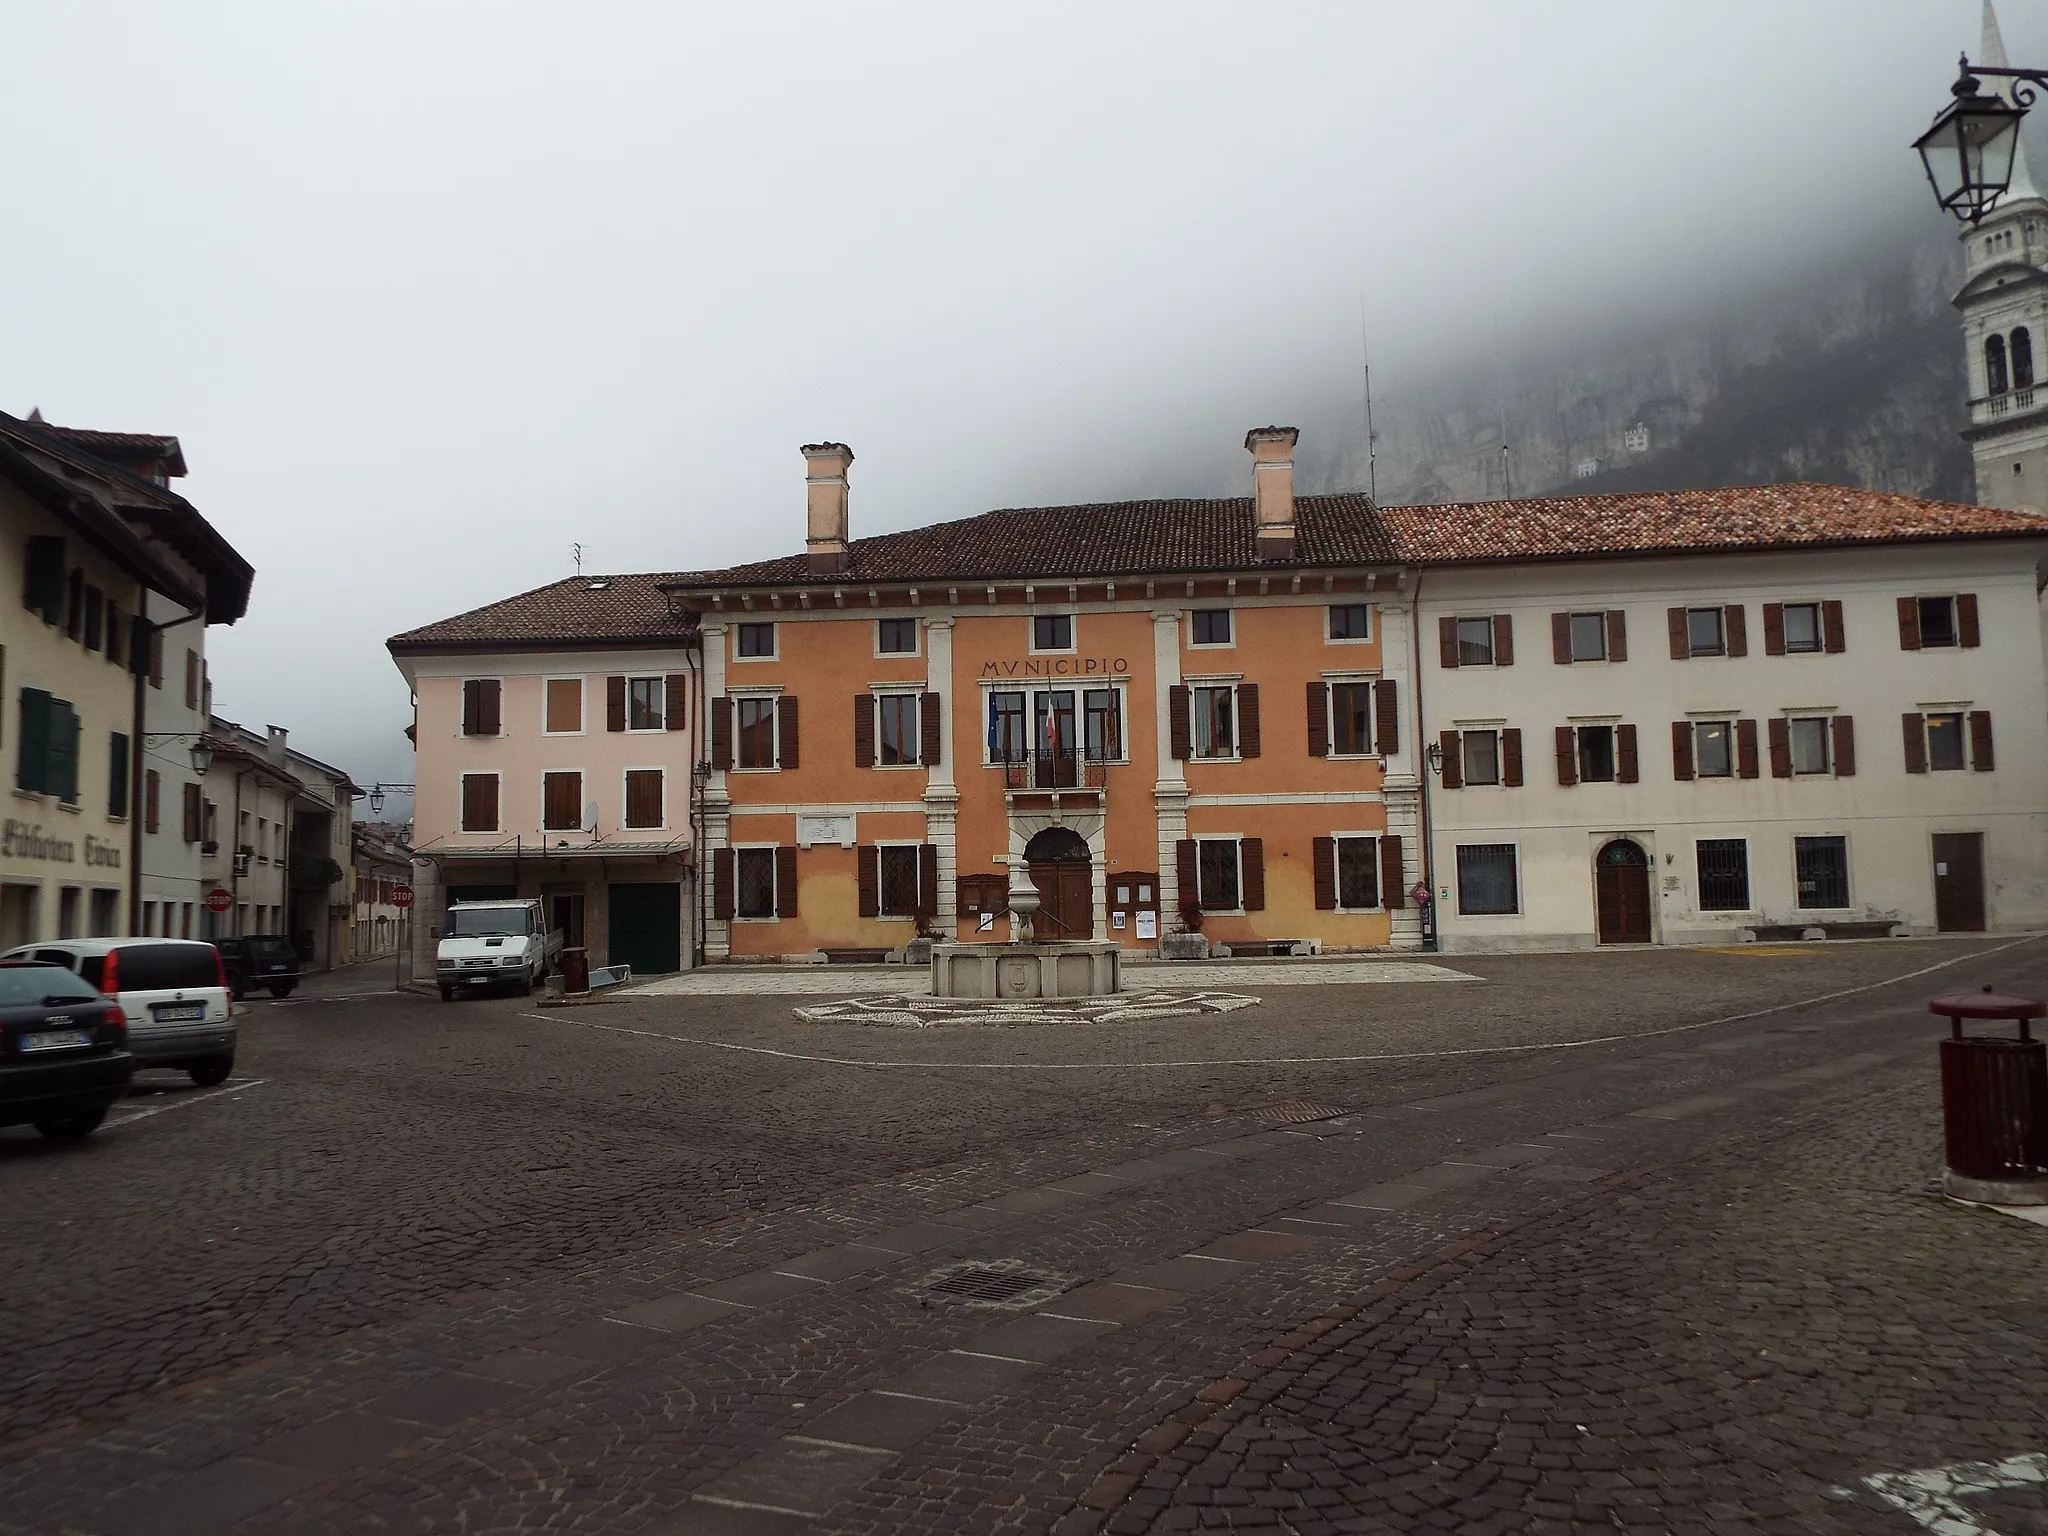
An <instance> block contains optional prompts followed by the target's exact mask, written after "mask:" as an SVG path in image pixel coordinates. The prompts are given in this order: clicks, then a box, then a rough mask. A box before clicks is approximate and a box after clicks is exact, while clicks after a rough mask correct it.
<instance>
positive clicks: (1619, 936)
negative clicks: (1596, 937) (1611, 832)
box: [1593, 837, 1650, 944]
mask: <svg viewBox="0 0 2048 1536" xmlns="http://www.w3.org/2000/svg"><path fill="white" fill-rule="evenodd" d="M1593 896H1594V906H1595V909H1596V911H1597V913H1598V921H1599V925H1600V928H1599V933H1600V942H1601V943H1602V944H1647V943H1649V942H1650V856H1649V855H1648V854H1647V853H1645V852H1643V850H1642V846H1641V845H1640V844H1638V843H1633V842H1630V841H1629V840H1628V839H1627V838H1625V837H1617V838H1616V839H1615V840H1614V841H1613V842H1611V843H1609V844H1607V845H1606V846H1605V847H1604V848H1602V849H1601V850H1600V852H1599V853H1598V854H1597V855H1596V856H1595V857H1594V860H1593Z"/></svg>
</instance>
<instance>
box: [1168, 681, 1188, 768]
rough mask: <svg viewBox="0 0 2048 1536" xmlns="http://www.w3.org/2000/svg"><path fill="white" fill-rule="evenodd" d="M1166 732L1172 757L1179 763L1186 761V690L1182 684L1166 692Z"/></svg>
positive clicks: (1177, 684) (1175, 685)
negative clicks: (1171, 749)
mask: <svg viewBox="0 0 2048 1536" xmlns="http://www.w3.org/2000/svg"><path fill="white" fill-rule="evenodd" d="M1166 730H1167V735H1168V737H1169V738H1170V742H1171V745H1172V747H1173V755H1174V756H1175V757H1176V758H1177V759H1179V760H1180V761H1181V762H1186V761H1187V759H1188V753H1189V750H1190V749H1189V746H1188V738H1189V736H1190V735H1191V732H1190V731H1189V730H1188V690H1187V686H1186V685H1185V684H1183V683H1175V684H1174V685H1173V686H1172V687H1171V688H1169V689H1167V690H1166Z"/></svg>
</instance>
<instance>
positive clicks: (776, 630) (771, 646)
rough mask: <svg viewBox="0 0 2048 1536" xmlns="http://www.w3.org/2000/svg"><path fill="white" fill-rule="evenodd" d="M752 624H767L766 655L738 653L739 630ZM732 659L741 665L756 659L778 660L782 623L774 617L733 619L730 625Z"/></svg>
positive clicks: (779, 657)
mask: <svg viewBox="0 0 2048 1536" xmlns="http://www.w3.org/2000/svg"><path fill="white" fill-rule="evenodd" d="M753 624H765V625H767V626H768V654H767V655H766V656H742V655H741V654H740V631H741V630H743V629H745V628H747V627H748V626H749V625H753ZM732 659H733V660H734V661H735V662H738V663H740V664H742V665H745V664H749V663H752V662H757V661H780V660H781V659H782V625H781V622H780V621H779V620H776V619H735V620H734V621H733V626H732Z"/></svg>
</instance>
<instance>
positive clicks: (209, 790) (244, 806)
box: [199, 716, 305, 939]
mask: <svg viewBox="0 0 2048 1536" xmlns="http://www.w3.org/2000/svg"><path fill="white" fill-rule="evenodd" d="M208 743H209V745H211V746H212V748H213V762H212V765H211V766H210V767H209V768H208V769H207V772H206V783H205V786H204V789H203V791H202V793H203V801H202V805H201V821H202V828H201V830H202V834H203V835H202V839H201V842H200V869H201V874H202V876H203V879H204V884H205V888H206V889H207V890H209V891H212V890H223V891H226V892H227V893H228V896H229V905H228V909H227V911H225V912H222V913H219V914H217V915H216V914H215V913H212V912H207V911H203V910H202V912H201V927H200V932H199V937H200V938H203V939H214V938H229V937H241V936H242V935H245V934H253V933H265V934H282V933H284V932H285V931H286V928H285V912H286V906H287V895H288V891H289V887H288V886H287V884H286V878H287V874H288V868H287V858H286V853H287V849H288V846H289V839H290V836H291V810H292V805H293V803H294V802H295V801H296V800H297V799H298V797H299V795H300V794H301V793H302V792H303V791H304V790H305V785H304V784H303V783H302V782H301V781H300V780H299V779H298V778H297V777H296V776H295V775H294V774H293V773H292V772H291V770H290V769H289V768H288V767H287V766H286V764H285V733H284V732H283V731H281V730H278V729H276V728H274V727H273V728H272V729H271V730H270V731H268V732H267V733H266V734H264V735H260V736H259V735H257V734H256V733H255V732H254V731H250V730H247V729H245V728H243V727H242V726H239V725H236V724H235V723H234V722H233V721H231V720H222V719H220V718H219V717H218V716H216V717H214V718H213V720H212V722H211V732H210V734H209V736H208Z"/></svg>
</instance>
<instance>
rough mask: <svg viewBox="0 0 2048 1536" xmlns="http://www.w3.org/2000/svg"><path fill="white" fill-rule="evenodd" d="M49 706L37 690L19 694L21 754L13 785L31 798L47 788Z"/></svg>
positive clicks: (43, 695)
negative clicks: (30, 795) (27, 793)
mask: <svg viewBox="0 0 2048 1536" xmlns="http://www.w3.org/2000/svg"><path fill="white" fill-rule="evenodd" d="M50 702H51V700H50V696H49V695H48V694H47V693H45V692H43V690H42V689H40V688H24V689H22V690H21V753H20V757H19V766H18V767H17V769H16V770H15V775H14V782H15V784H16V786H17V787H19V788H21V789H25V790H27V791H28V792H29V793H30V794H36V795H40V794H43V793H44V792H45V791H46V790H47V788H48V784H47V783H46V779H47V776H48V772H49V757H50Z"/></svg>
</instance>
